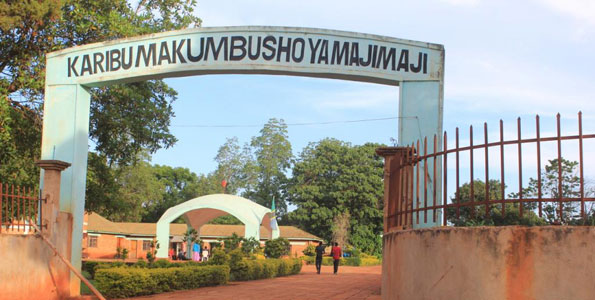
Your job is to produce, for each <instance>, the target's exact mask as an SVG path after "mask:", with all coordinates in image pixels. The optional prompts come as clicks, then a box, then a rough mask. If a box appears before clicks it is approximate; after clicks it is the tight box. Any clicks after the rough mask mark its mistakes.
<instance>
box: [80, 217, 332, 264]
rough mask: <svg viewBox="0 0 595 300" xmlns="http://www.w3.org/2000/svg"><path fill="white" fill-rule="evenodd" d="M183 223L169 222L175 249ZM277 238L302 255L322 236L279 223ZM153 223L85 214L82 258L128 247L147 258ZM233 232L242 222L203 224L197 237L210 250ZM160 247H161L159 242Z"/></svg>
mask: <svg viewBox="0 0 595 300" xmlns="http://www.w3.org/2000/svg"><path fill="white" fill-rule="evenodd" d="M187 230H188V226H187V225H186V224H176V223H171V224H170V231H169V232H170V244H169V247H170V248H173V249H175V250H176V253H177V251H178V250H179V249H186V243H185V242H184V241H183V239H184V234H185V233H186V232H187ZM266 230H267V229H266V228H265V227H264V226H261V227H260V231H261V234H260V236H261V237H263V238H261V239H260V243H261V245H262V246H264V242H265V241H266V240H267V238H264V237H267V236H269V234H267V232H266ZM279 230H280V237H282V238H286V239H288V240H289V243H290V253H291V255H292V256H302V255H303V253H302V251H303V250H304V249H305V248H306V247H307V246H308V245H310V244H312V245H314V244H317V243H318V242H319V241H322V239H321V238H319V237H317V236H315V235H312V234H310V233H308V232H305V231H303V230H301V229H299V228H297V227H294V226H279ZM155 232H156V224H155V223H129V222H112V221H110V220H108V219H106V218H104V217H102V216H100V215H99V214H96V213H86V214H85V216H84V222H83V244H82V247H83V259H96V258H109V259H111V258H114V257H115V256H116V253H117V252H116V251H117V250H116V249H117V248H118V247H119V248H120V249H128V258H130V259H137V258H146V255H147V252H149V251H150V250H151V247H152V246H153V245H154V244H155V241H156V233H155ZM233 233H236V234H237V235H238V236H241V237H243V236H244V225H214V224H205V225H203V226H202V227H201V229H200V239H201V240H202V242H203V245H204V246H205V247H206V248H207V249H209V251H210V249H211V246H212V245H214V244H215V243H220V241H221V239H224V238H227V237H230V236H231V235H232V234H233ZM160 247H163V245H161V246H160Z"/></svg>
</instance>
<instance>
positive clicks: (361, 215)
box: [288, 139, 384, 253]
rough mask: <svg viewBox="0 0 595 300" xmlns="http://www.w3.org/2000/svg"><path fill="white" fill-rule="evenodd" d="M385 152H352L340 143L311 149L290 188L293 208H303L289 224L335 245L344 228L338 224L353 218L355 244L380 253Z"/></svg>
mask: <svg viewBox="0 0 595 300" xmlns="http://www.w3.org/2000/svg"><path fill="white" fill-rule="evenodd" d="M379 146H380V145H377V144H365V145H362V146H352V145H351V144H349V143H345V142H342V141H339V140H335V139H324V140H322V141H320V142H317V143H310V144H309V145H308V146H307V147H306V148H304V150H303V151H302V152H301V154H300V156H299V158H298V159H297V162H296V163H295V165H294V168H293V177H292V179H291V181H290V183H289V186H288V194H289V202H290V203H292V204H295V205H296V206H297V209H296V210H295V211H293V212H291V213H290V214H289V219H290V220H291V221H292V222H293V223H295V224H296V225H297V226H299V227H300V228H302V229H304V230H306V231H308V232H311V233H313V234H315V235H317V236H320V237H322V238H324V239H326V240H328V241H330V240H332V239H333V229H334V228H337V225H339V224H334V222H333V220H335V219H336V218H337V216H346V215H347V214H348V215H349V216H350V218H348V219H349V232H348V235H349V242H350V244H352V245H353V246H355V247H357V248H359V249H360V250H363V251H365V252H368V253H380V252H381V251H382V240H381V237H380V235H381V234H382V228H383V226H382V222H383V219H382V218H383V213H382V209H383V202H382V201H383V193H384V185H383V160H382V158H381V157H379V156H377V155H376V153H375V149H376V148H377V147H379ZM343 218H344V217H343ZM336 220H337V222H338V221H339V220H341V217H339V218H338V219H336ZM335 231H336V230H335Z"/></svg>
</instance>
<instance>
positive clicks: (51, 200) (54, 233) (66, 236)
mask: <svg viewBox="0 0 595 300" xmlns="http://www.w3.org/2000/svg"><path fill="white" fill-rule="evenodd" d="M35 164H36V165H37V166H39V167H40V168H42V169H43V171H44V173H43V190H42V193H41V195H42V198H45V199H46V200H45V203H43V202H42V205H41V212H42V220H41V224H40V225H41V226H42V228H41V235H42V236H43V237H44V238H45V239H46V240H47V241H50V242H51V244H53V245H55V247H56V249H55V251H58V252H59V253H60V255H61V256H62V257H65V258H66V259H68V260H70V258H71V256H72V252H71V249H72V247H71V246H72V245H71V244H72V215H71V214H70V213H67V212H61V211H60V180H61V176H62V171H64V170H65V169H66V168H68V167H70V163H67V162H64V161H60V160H39V161H37V162H36V163H35ZM44 227H45V228H44ZM79 247H80V245H79ZM51 250H52V249H49V248H48V249H47V251H51ZM50 257H51V256H50ZM48 264H49V267H50V272H51V273H52V277H53V279H54V284H55V286H56V292H57V293H58V295H60V297H61V298H70V297H71V296H76V295H78V292H77V293H76V294H73V293H72V292H71V289H70V286H71V284H72V282H71V281H73V280H75V281H76V282H78V278H77V277H75V276H74V275H73V274H74V273H73V274H71V272H70V269H69V268H68V266H67V265H65V264H63V263H62V262H61V261H60V260H59V259H58V257H56V256H54V258H52V259H50V261H48Z"/></svg>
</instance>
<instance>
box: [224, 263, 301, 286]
mask: <svg viewBox="0 0 595 300" xmlns="http://www.w3.org/2000/svg"><path fill="white" fill-rule="evenodd" d="M232 265H233V267H231V276H230V277H231V278H233V280H236V281H245V280H256V279H265V278H274V277H279V276H287V275H295V274H299V273H300V271H301V270H302V261H301V260H300V259H293V258H292V259H266V260H247V259H242V260H241V261H237V262H235V263H234V264H232Z"/></svg>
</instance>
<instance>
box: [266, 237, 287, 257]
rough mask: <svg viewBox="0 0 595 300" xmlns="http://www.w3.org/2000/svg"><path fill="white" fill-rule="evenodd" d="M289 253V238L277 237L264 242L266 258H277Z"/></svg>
mask: <svg viewBox="0 0 595 300" xmlns="http://www.w3.org/2000/svg"><path fill="white" fill-rule="evenodd" d="M288 253H289V240H287V239H286V238H278V239H274V240H268V241H266V242H265V243H264V254H265V255H266V256H267V257H268V258H279V257H281V256H283V255H287V254H288Z"/></svg>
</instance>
